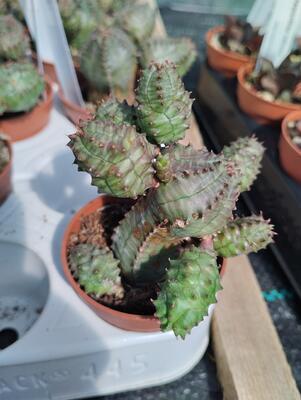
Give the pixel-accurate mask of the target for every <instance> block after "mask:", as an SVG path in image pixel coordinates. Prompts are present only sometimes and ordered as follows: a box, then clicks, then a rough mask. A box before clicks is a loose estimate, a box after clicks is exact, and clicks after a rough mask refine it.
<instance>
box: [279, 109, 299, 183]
mask: <svg viewBox="0 0 301 400" xmlns="http://www.w3.org/2000/svg"><path fill="white" fill-rule="evenodd" d="M299 119H301V110H300V111H295V112H292V113H290V114H288V115H287V116H286V117H285V118H284V120H283V121H282V124H281V136H280V141H279V157H280V162H281V165H282V167H283V169H284V170H285V171H286V172H287V174H288V175H290V176H291V177H292V178H293V179H295V180H296V181H298V182H299V183H301V150H300V149H299V148H298V147H297V146H296V145H294V143H293V142H292V140H291V138H290V135H289V132H288V123H289V121H296V120H299Z"/></svg>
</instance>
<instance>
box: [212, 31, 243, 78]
mask: <svg viewBox="0 0 301 400" xmlns="http://www.w3.org/2000/svg"><path fill="white" fill-rule="evenodd" d="M224 29H225V28H224V26H222V25H220V26H215V27H214V28H211V29H209V31H207V33H206V48H207V58H208V64H209V65H210V67H211V68H213V69H215V70H216V71H218V72H220V73H221V74H223V75H225V76H226V77H227V78H232V77H234V76H236V74H237V71H238V70H239V68H240V67H241V66H243V65H246V64H249V63H250V62H251V57H249V56H245V55H242V54H238V53H235V52H234V51H228V50H224V49H223V48H222V47H221V46H217V44H216V42H217V36H218V35H219V34H220V33H222V32H223V31H224Z"/></svg>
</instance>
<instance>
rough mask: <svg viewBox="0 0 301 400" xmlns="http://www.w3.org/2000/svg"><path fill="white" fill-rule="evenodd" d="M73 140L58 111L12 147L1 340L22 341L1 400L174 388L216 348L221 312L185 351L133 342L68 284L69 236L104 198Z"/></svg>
mask: <svg viewBox="0 0 301 400" xmlns="http://www.w3.org/2000/svg"><path fill="white" fill-rule="evenodd" d="M72 132H74V126H73V125H72V124H71V123H70V122H69V121H68V120H67V119H66V118H65V117H64V116H63V115H61V114H60V113H59V112H58V111H56V110H53V111H52V114H51V120H50V123H49V125H48V127H47V128H46V129H44V130H43V131H42V132H41V133H40V134H38V135H37V136H35V137H33V138H31V139H28V140H25V141H23V142H18V143H16V144H15V145H14V146H13V150H14V160H13V165H14V173H13V183H14V192H13V194H11V195H10V197H9V198H8V200H7V201H6V202H5V204H4V205H3V206H2V207H1V208H0V268H1V279H0V332H1V331H3V329H7V328H10V329H14V330H15V331H16V332H17V333H18V335H19V340H17V341H16V342H15V343H14V344H12V345H11V346H9V347H7V348H6V349H4V350H2V351H0V399H1V400H44V399H52V400H56V399H72V400H73V399H78V398H85V397H89V396H94V395H100V394H109V393H115V392H120V391H125V390H131V389H137V388H142V387H147V386H152V385H158V384H162V383H166V382H168V381H171V380H174V379H176V378H178V377H180V376H181V375H183V374H185V373H187V372H188V371H189V370H190V369H191V368H192V367H193V366H194V365H195V364H196V363H197V362H198V361H199V360H200V358H201V357H202V355H203V353H204V352H205V350H206V347H207V345H208V340H209V322H210V318H211V314H212V311H213V306H211V307H210V317H206V318H205V320H204V321H203V322H202V323H201V324H200V325H199V326H198V327H197V328H194V329H193V330H192V334H191V335H189V336H188V337H187V338H186V340H185V341H183V340H181V339H176V338H175V337H174V335H173V333H171V332H168V333H133V332H127V331H123V330H120V329H118V328H115V327H113V326H111V325H109V324H107V323H106V322H104V321H102V320H101V319H99V318H98V317H97V316H96V315H95V314H94V313H93V312H92V311H91V310H90V309H89V308H88V307H87V306H86V305H85V304H84V303H83V302H82V301H81V300H80V298H79V297H78V296H77V295H76V294H75V293H74V291H73V290H72V288H71V287H70V286H69V285H68V283H67V282H66V280H65V278H64V276H63V274H62V269H61V265H60V247H61V239H62V235H63V232H64V228H65V227H66V225H67V223H68V221H69V220H70V218H71V217H72V215H73V213H74V211H75V210H77V209H78V208H80V207H81V206H83V205H84V204H85V203H87V202H88V201H89V200H91V199H92V198H95V197H96V196H97V192H96V189H95V188H94V187H92V186H91V185H90V178H89V176H88V175H87V174H85V173H82V172H78V171H77V168H76V166H75V165H73V155H72V153H71V151H70V149H69V148H68V147H66V143H67V142H68V138H67V136H66V135H67V134H70V133H72ZM0 335H1V333H0Z"/></svg>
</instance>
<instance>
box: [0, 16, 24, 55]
mask: <svg viewBox="0 0 301 400" xmlns="http://www.w3.org/2000/svg"><path fill="white" fill-rule="evenodd" d="M29 51H30V46H29V38H28V36H27V34H26V33H25V31H24V27H23V25H22V24H21V23H20V22H18V21H17V20H16V19H15V18H14V17H13V16H11V15H0V60H1V61H16V60H20V59H22V58H24V57H26V55H27V53H28V52H29Z"/></svg>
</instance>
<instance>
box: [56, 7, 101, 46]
mask: <svg viewBox="0 0 301 400" xmlns="http://www.w3.org/2000/svg"><path fill="white" fill-rule="evenodd" d="M58 4H59V9H60V13H61V17H62V21H63V24H64V28H65V32H66V36H67V38H68V41H69V44H70V46H71V48H72V49H73V51H74V50H78V49H80V48H81V46H82V45H83V44H84V43H85V42H86V41H87V40H88V39H89V37H90V35H91V34H92V32H93V31H94V30H95V29H96V28H97V26H98V25H100V24H103V19H104V11H103V9H102V7H100V6H101V1H100V0H98V1H97V0H96V1H95V0H85V1H79V0H59V1H58Z"/></svg>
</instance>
